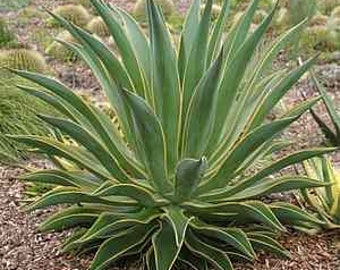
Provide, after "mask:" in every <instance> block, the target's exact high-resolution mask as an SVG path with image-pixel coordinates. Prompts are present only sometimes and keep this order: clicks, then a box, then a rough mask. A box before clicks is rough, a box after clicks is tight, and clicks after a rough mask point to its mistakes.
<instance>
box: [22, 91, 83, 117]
mask: <svg viewBox="0 0 340 270" xmlns="http://www.w3.org/2000/svg"><path fill="white" fill-rule="evenodd" d="M16 87H17V88H19V89H20V90H22V91H25V92H26V93H28V94H30V95H32V96H35V97H37V98H39V99H41V100H43V101H45V102H46V103H48V104H50V105H52V107H54V108H55V109H56V110H58V111H59V112H61V113H62V114H63V115H65V116H67V117H69V118H70V119H71V120H73V121H76V119H77V116H75V115H77V112H76V111H72V112H71V111H70V110H69V108H67V107H66V106H65V105H64V104H63V103H62V102H61V101H60V100H58V98H57V97H56V96H53V95H51V94H50V93H47V91H44V90H37V89H35V88H32V87H28V86H24V85H16ZM74 113H75V114H74Z"/></svg>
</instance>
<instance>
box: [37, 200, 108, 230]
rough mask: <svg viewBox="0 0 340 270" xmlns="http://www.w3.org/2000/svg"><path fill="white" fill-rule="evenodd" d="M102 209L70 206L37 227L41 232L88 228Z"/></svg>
mask: <svg viewBox="0 0 340 270" xmlns="http://www.w3.org/2000/svg"><path fill="white" fill-rule="evenodd" d="M101 212H102V209H100V208H99V207H97V208H88V207H79V206H72V207H69V208H66V209H64V210H62V211H60V212H57V213H56V214H54V215H52V216H51V217H49V218H48V219H47V220H45V221H44V222H43V223H41V224H40V225H39V229H40V230H42V231H47V230H57V231H60V230H65V229H69V228H73V227H78V226H80V227H88V226H91V224H92V223H93V222H94V221H95V220H96V219H97V218H98V216H99V215H100V213H101Z"/></svg>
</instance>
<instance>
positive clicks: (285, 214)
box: [269, 202, 323, 224]
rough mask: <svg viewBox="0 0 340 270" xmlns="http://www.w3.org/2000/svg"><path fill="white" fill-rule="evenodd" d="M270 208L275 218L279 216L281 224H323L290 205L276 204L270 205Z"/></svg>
mask: <svg viewBox="0 0 340 270" xmlns="http://www.w3.org/2000/svg"><path fill="white" fill-rule="evenodd" d="M269 207H270V209H271V210H272V211H273V213H274V214H275V216H277V218H278V219H279V220H280V221H281V222H283V223H286V224H294V221H295V220H298V221H306V222H311V223H314V224H323V222H322V221H321V220H319V219H317V218H315V217H314V216H312V215H310V214H308V213H307V212H306V211H303V210H301V209H300V208H299V207H296V206H294V205H292V204H289V203H284V202H275V203H272V204H270V206H269Z"/></svg>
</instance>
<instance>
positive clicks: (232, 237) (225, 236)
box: [190, 222, 256, 259]
mask: <svg viewBox="0 0 340 270" xmlns="http://www.w3.org/2000/svg"><path fill="white" fill-rule="evenodd" d="M190 227H191V228H192V229H193V230H194V231H196V232H197V233H199V234H202V235H205V236H208V237H211V238H212V239H218V240H219V241H221V242H223V243H225V244H229V245H231V246H233V247H235V248H236V249H237V250H238V251H240V252H241V253H242V254H244V255H245V256H248V257H249V258H252V259H253V258H255V256H256V255H255V251H254V250H253V247H252V246H251V244H250V242H249V240H248V238H247V235H246V234H245V233H244V232H243V231H242V230H240V229H238V228H226V229H220V228H216V227H210V226H209V225H206V224H200V223H199V222H191V224H190Z"/></svg>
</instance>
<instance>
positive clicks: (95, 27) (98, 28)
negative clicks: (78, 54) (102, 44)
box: [86, 17, 110, 37]
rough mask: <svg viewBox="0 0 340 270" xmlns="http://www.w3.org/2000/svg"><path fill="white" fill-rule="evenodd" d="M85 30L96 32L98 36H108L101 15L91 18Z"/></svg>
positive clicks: (107, 30)
mask: <svg viewBox="0 0 340 270" xmlns="http://www.w3.org/2000/svg"><path fill="white" fill-rule="evenodd" d="M86 28H87V30H89V31H90V32H91V33H93V34H96V35H98V36H100V37H106V36H108V35H109V34H110V33H109V29H108V28H107V26H106V24H105V22H104V21H103V19H102V18H101V17H95V18H93V19H92V20H91V21H90V22H89V23H88V24H87V26H86Z"/></svg>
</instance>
